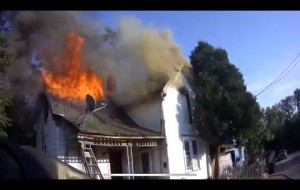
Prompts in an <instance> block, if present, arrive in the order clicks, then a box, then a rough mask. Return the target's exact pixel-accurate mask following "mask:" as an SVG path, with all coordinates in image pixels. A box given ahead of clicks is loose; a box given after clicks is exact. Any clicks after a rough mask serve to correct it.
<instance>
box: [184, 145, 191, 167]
mask: <svg viewBox="0 0 300 190" xmlns="http://www.w3.org/2000/svg"><path fill="white" fill-rule="evenodd" d="M184 149H185V162H186V169H187V170H193V165H192V155H191V152H190V143H189V142H184Z"/></svg>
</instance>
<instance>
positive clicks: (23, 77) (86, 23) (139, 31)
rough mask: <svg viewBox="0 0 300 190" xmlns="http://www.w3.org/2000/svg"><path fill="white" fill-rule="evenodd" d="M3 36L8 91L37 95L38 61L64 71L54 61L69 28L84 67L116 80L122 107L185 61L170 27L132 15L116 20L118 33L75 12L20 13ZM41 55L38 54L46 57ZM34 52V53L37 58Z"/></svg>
mask: <svg viewBox="0 0 300 190" xmlns="http://www.w3.org/2000/svg"><path fill="white" fill-rule="evenodd" d="M11 23H12V27H13V30H12V31H10V32H9V33H8V34H7V38H6V40H7V43H8V48H7V51H8V54H9V57H10V58H11V59H12V61H13V64H12V65H11V66H10V68H9V70H8V74H9V75H8V80H9V82H10V83H12V84H13V88H12V89H13V90H12V92H14V93H15V92H17V93H19V92H26V93H29V94H31V95H35V94H36V93H39V92H41V91H43V90H44V88H43V85H42V84H43V82H42V78H41V75H40V74H39V72H37V71H35V70H34V69H33V68H34V67H36V66H37V65H40V67H42V68H44V69H46V70H49V71H51V72H63V71H61V68H59V67H58V64H57V62H56V61H55V56H57V55H59V53H60V52H61V51H62V48H63V46H64V39H65V36H66V34H67V32H69V31H76V32H78V33H79V34H80V36H82V37H83V38H84V39H85V44H84V61H83V63H84V64H85V66H88V67H91V68H92V69H93V70H95V72H96V73H98V74H99V76H101V78H102V80H103V81H104V83H103V84H106V79H107V77H108V76H109V75H112V76H114V78H115V79H116V84H117V86H116V91H115V93H114V94H113V95H112V96H113V98H114V100H115V101H116V102H117V103H118V104H120V105H130V104H134V103H136V102H137V101H141V100H143V99H144V98H147V96H149V95H150V94H151V93H153V92H155V91H157V90H159V89H160V88H161V87H162V86H164V85H165V84H166V82H167V81H168V80H169V79H170V78H172V77H173V76H174V75H175V74H176V73H178V71H179V70H180V69H181V68H182V67H183V66H185V65H187V62H186V60H185V59H184V58H183V56H182V54H181V50H180V48H179V46H178V45H177V44H176V43H175V42H174V40H173V39H172V35H171V32H170V31H168V30H165V31H159V30H156V29H155V28H152V27H144V26H143V25H142V23H141V22H140V21H138V20H137V19H134V18H125V19H122V20H121V21H120V24H119V28H118V29H117V31H112V30H109V29H107V28H106V27H105V26H101V25H100V24H99V23H98V22H97V21H96V20H90V19H89V20H87V19H86V18H85V17H83V15H82V14H80V13H78V12H67V11H64V12H57V11H49V12H46V11H24V12H18V13H17V14H16V16H15V18H14V19H13V20H12V21H11ZM45 52H46V53H47V56H43V59H41V57H39V56H38V55H44V54H43V53H45ZM35 55H37V56H36V57H35Z"/></svg>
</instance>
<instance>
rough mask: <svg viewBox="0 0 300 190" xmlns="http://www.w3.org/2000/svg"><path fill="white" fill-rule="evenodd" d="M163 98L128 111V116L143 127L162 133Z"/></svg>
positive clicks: (155, 98)
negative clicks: (161, 113)
mask: <svg viewBox="0 0 300 190" xmlns="http://www.w3.org/2000/svg"><path fill="white" fill-rule="evenodd" d="M160 110H161V98H160V96H157V97H154V98H153V99H152V101H149V102H146V103H144V104H140V105H137V106H135V107H133V108H131V109H127V110H126V111H127V113H128V115H129V116H130V117H131V118H132V119H133V120H134V121H135V122H136V123H137V124H138V125H139V126H141V127H144V128H146V129H149V130H152V131H156V132H160Z"/></svg>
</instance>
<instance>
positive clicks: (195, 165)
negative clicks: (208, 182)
mask: <svg viewBox="0 0 300 190" xmlns="http://www.w3.org/2000/svg"><path fill="white" fill-rule="evenodd" d="M193 142H195V144H194V145H196V149H194V148H195V147H194V146H193ZM186 143H187V144H188V147H189V150H188V152H189V154H190V155H188V154H187V150H186ZM195 150H196V151H195ZM183 151H184V162H185V170H186V172H191V171H196V170H199V169H201V166H200V155H199V140H197V139H184V140H183ZM188 156H190V159H191V166H188V160H187V157H188Z"/></svg>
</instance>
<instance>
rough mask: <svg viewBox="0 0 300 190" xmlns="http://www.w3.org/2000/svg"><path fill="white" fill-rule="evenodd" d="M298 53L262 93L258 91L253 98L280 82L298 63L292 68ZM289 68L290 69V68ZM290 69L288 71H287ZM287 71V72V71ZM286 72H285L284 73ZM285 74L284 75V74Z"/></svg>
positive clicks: (299, 54)
mask: <svg viewBox="0 0 300 190" xmlns="http://www.w3.org/2000/svg"><path fill="white" fill-rule="evenodd" d="M299 56H300V52H299V53H298V54H297V56H296V58H295V59H294V60H293V61H292V62H291V63H290V64H289V65H288V66H287V67H286V68H285V69H284V70H283V71H282V72H281V73H280V75H278V76H277V77H276V78H275V79H274V80H273V81H272V82H271V83H270V84H269V85H267V86H266V87H265V88H264V89H263V90H262V91H260V92H259V93H258V94H257V95H255V97H257V96H259V95H260V94H262V93H263V92H265V91H266V90H267V89H269V88H270V87H271V86H272V85H273V86H274V85H275V84H276V83H278V82H279V81H281V80H282V79H283V78H284V77H285V76H286V75H287V74H288V73H290V71H291V70H292V69H293V68H294V67H295V66H296V65H297V64H298V63H299V60H298V61H297V62H296V63H295V64H294V65H293V66H292V64H293V63H294V62H295V61H296V60H297V59H298V58H299ZM291 66H292V67H291ZM290 67H291V68H290ZM289 68H290V70H288V69H289ZM287 70H288V71H287ZM286 71H287V72H286ZM285 72H286V73H285Z"/></svg>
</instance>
